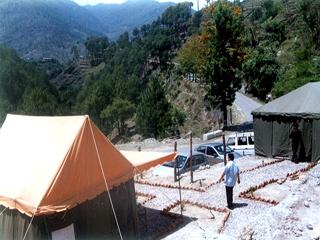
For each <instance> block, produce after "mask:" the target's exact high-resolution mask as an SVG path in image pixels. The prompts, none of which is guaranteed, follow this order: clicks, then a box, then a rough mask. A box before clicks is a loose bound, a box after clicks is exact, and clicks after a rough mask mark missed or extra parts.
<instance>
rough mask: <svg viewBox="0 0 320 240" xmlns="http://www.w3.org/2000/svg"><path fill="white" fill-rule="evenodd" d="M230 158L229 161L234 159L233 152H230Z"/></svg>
mask: <svg viewBox="0 0 320 240" xmlns="http://www.w3.org/2000/svg"><path fill="white" fill-rule="evenodd" d="M228 159H229V161H233V160H234V155H233V153H228Z"/></svg>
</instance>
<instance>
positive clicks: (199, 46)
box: [177, 35, 206, 77]
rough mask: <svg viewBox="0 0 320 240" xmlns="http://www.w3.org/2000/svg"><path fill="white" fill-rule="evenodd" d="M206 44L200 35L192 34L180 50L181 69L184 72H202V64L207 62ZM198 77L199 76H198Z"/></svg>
mask: <svg viewBox="0 0 320 240" xmlns="http://www.w3.org/2000/svg"><path fill="white" fill-rule="evenodd" d="M205 52H206V46H205V44H204V43H203V41H201V38H200V36H198V35H194V36H191V37H190V38H189V39H188V41H187V42H186V43H185V44H184V45H183V46H182V48H181V49H180V51H179V52H178V56H177V61H178V63H179V69H180V70H181V71H182V73H184V74H190V73H191V74H193V75H200V74H201V66H203V65H204V64H205V61H206V59H205ZM196 77H197V76H196Z"/></svg>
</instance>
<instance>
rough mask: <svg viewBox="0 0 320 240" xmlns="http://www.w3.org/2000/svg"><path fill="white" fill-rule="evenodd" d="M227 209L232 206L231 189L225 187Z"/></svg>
mask: <svg viewBox="0 0 320 240" xmlns="http://www.w3.org/2000/svg"><path fill="white" fill-rule="evenodd" d="M226 193H227V203H228V208H232V206H233V187H227V186H226Z"/></svg>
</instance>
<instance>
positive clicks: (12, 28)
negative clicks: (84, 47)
mask: <svg viewBox="0 0 320 240" xmlns="http://www.w3.org/2000/svg"><path fill="white" fill-rule="evenodd" d="M0 16H2V17H1V20H0V22H1V24H0V26H1V28H0V42H1V43H4V44H5V45H7V46H8V47H11V48H14V49H16V50H17V51H18V53H19V54H20V55H21V56H22V57H23V58H26V59H40V58H43V57H51V58H57V59H59V60H65V59H66V58H68V56H69V54H70V48H71V47H72V46H73V45H75V44H76V43H77V42H82V41H84V40H85V39H86V38H87V37H88V36H90V35H97V34H99V33H101V32H102V31H103V28H102V26H101V24H100V22H99V20H98V19H96V18H95V17H94V16H93V15H91V14H90V12H88V11H87V10H86V9H84V8H82V7H80V6H78V5H77V4H75V3H74V2H72V1H69V0H48V1H44V0H36V1H33V0H4V1H1V3H0Z"/></svg>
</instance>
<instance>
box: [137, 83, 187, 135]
mask: <svg viewBox="0 0 320 240" xmlns="http://www.w3.org/2000/svg"><path fill="white" fill-rule="evenodd" d="M184 119H185V115H184V114H183V113H181V112H179V111H178V110H175V109H174V108H173V107H172V105H171V104H170V103H169V102H168V100H167V98H166V95H165V90H164V87H163V86H162V84H161V82H160V79H159V78H158V77H153V78H152V80H151V81H150V82H149V84H148V87H147V89H146V90H145V91H144V93H143V94H142V96H141V102H140V104H139V105H138V107H137V112H136V126H137V130H138V132H140V133H141V134H143V135H144V136H146V137H154V138H158V137H165V136H170V135H173V134H176V132H177V131H178V129H177V128H178V125H181V124H182V123H183V121H184Z"/></svg>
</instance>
